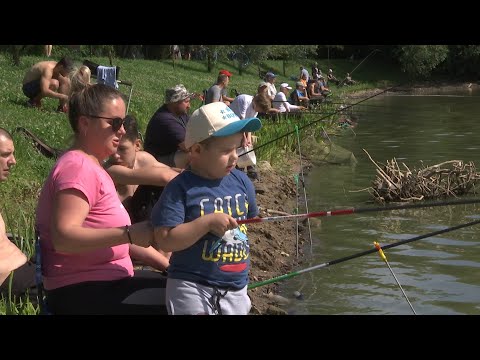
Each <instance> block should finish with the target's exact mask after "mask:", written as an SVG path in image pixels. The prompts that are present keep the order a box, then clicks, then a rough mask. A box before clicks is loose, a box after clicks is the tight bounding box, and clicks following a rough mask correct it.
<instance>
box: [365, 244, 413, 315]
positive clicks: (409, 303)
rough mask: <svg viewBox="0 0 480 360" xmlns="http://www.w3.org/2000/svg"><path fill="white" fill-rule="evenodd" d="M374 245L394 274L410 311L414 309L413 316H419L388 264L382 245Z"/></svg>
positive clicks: (391, 270) (393, 274)
mask: <svg viewBox="0 0 480 360" xmlns="http://www.w3.org/2000/svg"><path fill="white" fill-rule="evenodd" d="M373 245H374V246H375V249H377V251H378V255H379V256H380V258H381V259H382V260H383V261H384V262H385V264H387V266H388V269H389V270H390V273H391V274H392V276H393V278H394V279H395V282H396V283H397V285H398V287H399V288H400V290H401V291H402V294H403V297H404V298H405V299H406V300H407V303H408V305H409V306H410V309H412V311H413V314H414V315H417V313H416V312H415V309H414V308H413V305H412V303H411V302H410V300H409V299H408V296H407V294H406V293H405V290H403V287H402V285H401V284H400V281H398V279H397V275H395V273H394V272H393V269H392V267H391V266H390V264H389V263H388V260H387V257H386V255H385V253H384V252H383V250H382V247H381V246H380V244H379V243H378V242H376V241H374V242H373Z"/></svg>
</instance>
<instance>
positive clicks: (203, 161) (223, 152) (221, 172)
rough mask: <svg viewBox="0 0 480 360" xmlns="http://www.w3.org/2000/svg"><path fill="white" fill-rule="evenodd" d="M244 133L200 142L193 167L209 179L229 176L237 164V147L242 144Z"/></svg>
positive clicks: (194, 156)
mask: <svg viewBox="0 0 480 360" xmlns="http://www.w3.org/2000/svg"><path fill="white" fill-rule="evenodd" d="M242 139H243V133H236V134H234V135H230V136H225V137H216V138H213V140H212V142H210V143H209V144H208V145H203V144H199V149H198V151H196V152H194V155H193V159H192V160H193V163H192V167H195V169H196V170H197V172H199V173H200V175H201V176H203V177H205V178H207V179H220V178H222V177H224V176H227V175H228V174H229V173H230V172H231V171H232V170H233V168H235V165H236V164H237V160H238V156H237V148H239V147H240V146H241V142H242Z"/></svg>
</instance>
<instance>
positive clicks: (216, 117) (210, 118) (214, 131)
mask: <svg viewBox="0 0 480 360" xmlns="http://www.w3.org/2000/svg"><path fill="white" fill-rule="evenodd" d="M261 127H262V123H261V122H260V120H259V119H258V118H249V119H244V120H241V119H240V118H239V117H238V116H237V115H236V114H235V113H234V112H233V111H232V109H230V108H229V107H228V106H227V105H225V103H223V102H220V101H217V102H214V103H210V104H207V105H204V106H201V107H200V108H198V109H197V110H195V111H194V112H193V114H192V116H190V120H188V123H187V128H186V132H185V147H186V148H187V149H189V148H191V147H192V146H193V145H194V144H196V143H199V142H201V141H203V140H205V139H208V138H209V137H210V136H218V137H221V136H230V135H233V134H236V133H238V132H241V131H245V132H250V131H257V130H259V129H260V128H261Z"/></svg>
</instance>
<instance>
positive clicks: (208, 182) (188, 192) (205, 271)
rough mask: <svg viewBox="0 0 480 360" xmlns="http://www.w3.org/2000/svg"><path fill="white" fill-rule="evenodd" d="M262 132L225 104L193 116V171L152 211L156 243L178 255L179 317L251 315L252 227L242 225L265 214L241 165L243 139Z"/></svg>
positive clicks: (172, 288)
mask: <svg viewBox="0 0 480 360" xmlns="http://www.w3.org/2000/svg"><path fill="white" fill-rule="evenodd" d="M260 128H261V123H260V120H259V119H257V118H249V119H245V120H240V119H239V118H238V116H237V115H235V113H234V112H233V111H232V110H231V109H230V108H229V107H228V106H226V105H225V104H224V103H222V102H214V103H211V104H208V105H205V106H202V107H201V108H199V109H198V110H196V111H195V112H194V113H193V114H192V116H191V117H190V121H189V122H188V124H187V128H186V135H185V146H186V148H187V149H189V151H190V167H189V168H188V169H187V170H186V171H184V172H182V173H181V174H180V175H178V176H177V177H176V178H175V179H173V180H172V181H171V182H170V183H169V184H168V185H167V186H166V187H165V190H164V191H163V193H162V196H161V197H160V199H159V201H158V202H157V204H156V205H155V207H154V208H153V211H152V224H153V226H154V228H155V230H154V237H155V243H156V244H157V246H158V247H159V248H160V249H162V250H164V251H171V252H173V254H172V256H171V258H170V267H169V268H168V281H167V289H166V298H167V299H166V300H167V310H168V313H169V314H171V315H178V314H223V315H245V314H248V313H249V311H250V308H251V302H250V298H249V297H248V295H247V284H248V270H249V267H250V253H249V244H248V238H247V236H246V232H247V228H246V226H245V225H241V226H238V224H237V220H242V219H247V218H252V217H255V216H257V215H258V208H257V205H256V202H255V189H254V187H253V184H252V182H251V181H250V179H249V178H248V177H247V176H246V175H245V174H244V173H243V172H241V171H239V170H237V169H235V165H236V163H237V159H238V156H237V148H239V147H240V146H241V145H242V139H243V133H244V132H250V131H256V130H259V129H260Z"/></svg>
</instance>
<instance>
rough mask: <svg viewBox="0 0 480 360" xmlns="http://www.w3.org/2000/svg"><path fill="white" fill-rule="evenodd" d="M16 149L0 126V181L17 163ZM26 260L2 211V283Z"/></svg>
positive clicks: (0, 262) (0, 272)
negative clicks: (10, 232) (7, 227)
mask: <svg viewBox="0 0 480 360" xmlns="http://www.w3.org/2000/svg"><path fill="white" fill-rule="evenodd" d="M14 150H15V148H14V146H13V139H12V136H11V135H10V134H9V133H8V131H7V130H5V129H3V128H0V182H1V181H5V180H6V179H7V177H8V175H10V168H11V167H12V166H13V165H15V164H16V161H15V157H14V156H13V152H14ZM26 262H27V257H26V256H25V254H24V253H23V252H21V251H20V249H19V248H18V247H17V246H15V244H14V243H12V242H11V241H10V240H9V239H8V237H7V234H6V229H5V222H4V221H3V218H2V214H1V213H0V285H1V284H2V283H3V282H4V281H5V279H6V278H7V277H8V275H10V272H11V271H13V270H15V269H18V268H19V267H20V266H22V265H23V264H25V263H26Z"/></svg>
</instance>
